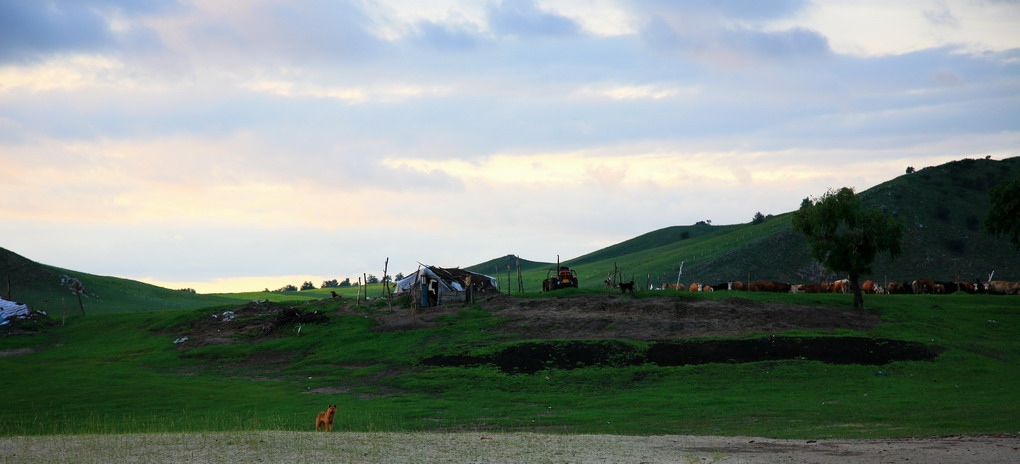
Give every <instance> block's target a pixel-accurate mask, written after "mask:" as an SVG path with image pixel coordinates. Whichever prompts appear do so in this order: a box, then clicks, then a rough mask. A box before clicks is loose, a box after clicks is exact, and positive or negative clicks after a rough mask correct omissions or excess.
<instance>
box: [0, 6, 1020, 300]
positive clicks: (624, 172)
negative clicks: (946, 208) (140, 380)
mask: <svg viewBox="0 0 1020 464" xmlns="http://www.w3.org/2000/svg"><path fill="white" fill-rule="evenodd" d="M988 155H991V156H992V157H993V158H996V159H1001V158H1006V157H1012V156H1017V155H1020V2H1017V1H1013V0H967V1H962V0H903V1H896V2H889V1H886V0H860V1H829V0H814V1H811V0H775V1H759V0H717V1H713V0H690V1H679V0H677V1H673V0H555V1H553V0H471V1H460V0H380V1H371V0H309V1H291V0H218V1H217V0H210V1H205V0H203V1H198V0H192V1H189V0H176V1H174V0H166V1H163V0H135V1H117V0H0V168H2V171H0V174H2V175H3V181H2V182H0V198H3V201H0V247H4V248H7V249H10V250H12V251H14V252H16V253H19V254H22V255H24V256H26V257H28V258H30V259H33V260H35V261H39V262H43V263H46V264H51V265H55V266H58V267H63V268H68V269H73V270H78V271H84V272H89V273H93V274H101V275H113V276H118V277H125V278H130V279H136V280H143V281H146V282H151V283H156V284H158V285H163V286H167V287H170V288H182V287H192V288H195V289H197V290H198V291H199V292H203V293H205V292H216V291H243V290H261V289H263V288H270V289H274V288H279V287H281V286H283V285H285V284H294V285H300V283H301V282H303V281H305V280H310V281H312V282H313V283H315V284H316V285H318V284H320V283H321V282H322V281H323V280H325V279H332V278H337V279H340V280H342V279H344V278H346V277H352V278H353V277H355V276H357V275H360V274H361V273H362V272H368V273H372V274H375V275H382V267H383V262H384V261H385V259H386V258H390V269H391V274H395V273H397V272H404V273H407V272H410V271H413V270H414V269H415V268H416V267H417V262H418V261H420V262H423V263H427V264H436V265H440V266H451V267H452V266H469V265H472V264H476V263H478V262H482V261H485V260H488V259H491V258H494V257H497V256H502V255H505V254H508V253H514V254H518V255H520V256H522V257H523V258H526V259H532V260H542V261H555V259H556V255H557V254H559V255H560V256H561V257H562V258H563V259H568V258H572V257H576V256H579V255H582V254H585V253H587V252H590V251H594V250H596V249H599V248H602V247H604V246H608V245H611V244H613V243H617V242H620V241H622V240H626V239H628V238H632V237H634V236H637V235H640V234H642V233H645V232H650V231H652V230H655V229H658V228H662V227H666V226H671V225H682V224H692V223H694V222H696V221H699V220H711V221H712V222H713V224H733V223H743V222H748V221H750V219H751V217H752V216H753V215H754V213H755V212H758V211H761V212H763V213H765V214H779V213H783V212H787V211H791V210H793V209H796V207H797V206H798V205H799V204H800V200H801V199H802V198H804V197H807V196H815V195H820V194H822V193H824V192H825V190H826V189H828V188H833V187H841V186H852V187H855V188H857V189H858V190H864V189H867V188H869V187H871V186H874V185H876V184H878V183H881V182H884V181H886V180H889V179H891V178H893V177H895V176H898V175H900V174H903V173H904V171H905V169H906V167H907V166H914V167H916V168H918V169H920V168H922V167H925V166H930V165H935V164H941V163H944V162H946V161H950V160H954V159H960V158H964V157H984V156H988Z"/></svg>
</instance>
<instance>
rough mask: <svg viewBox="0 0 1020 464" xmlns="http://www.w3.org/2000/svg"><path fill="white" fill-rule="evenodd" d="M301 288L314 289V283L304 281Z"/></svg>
mask: <svg viewBox="0 0 1020 464" xmlns="http://www.w3.org/2000/svg"><path fill="white" fill-rule="evenodd" d="M301 290H302V291H304V290H315V284H313V283H311V282H304V283H302V284H301Z"/></svg>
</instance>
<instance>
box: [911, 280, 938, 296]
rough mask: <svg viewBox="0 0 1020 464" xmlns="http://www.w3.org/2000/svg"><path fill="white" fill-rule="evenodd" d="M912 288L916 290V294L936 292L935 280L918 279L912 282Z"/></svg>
mask: <svg viewBox="0 0 1020 464" xmlns="http://www.w3.org/2000/svg"><path fill="white" fill-rule="evenodd" d="M910 288H911V289H912V290H913V291H914V295H924V294H928V293H931V294H934V293H935V282H934V281H931V280H928V279H917V280H915V281H913V282H911V283H910Z"/></svg>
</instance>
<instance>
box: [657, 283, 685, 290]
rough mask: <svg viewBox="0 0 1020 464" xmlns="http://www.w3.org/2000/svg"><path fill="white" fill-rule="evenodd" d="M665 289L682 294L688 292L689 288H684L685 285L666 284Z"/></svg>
mask: <svg viewBox="0 0 1020 464" xmlns="http://www.w3.org/2000/svg"><path fill="white" fill-rule="evenodd" d="M663 288H664V289H665V290H676V291H680V292H685V291H687V287H686V286H684V284H666V286H665V287H663Z"/></svg>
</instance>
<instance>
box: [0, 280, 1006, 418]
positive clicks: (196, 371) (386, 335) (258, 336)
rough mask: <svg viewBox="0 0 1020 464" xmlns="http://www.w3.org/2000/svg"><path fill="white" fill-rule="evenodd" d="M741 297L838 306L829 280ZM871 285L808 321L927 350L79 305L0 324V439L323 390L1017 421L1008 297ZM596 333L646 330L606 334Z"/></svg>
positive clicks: (528, 402) (446, 406)
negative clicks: (490, 357)
mask: <svg viewBox="0 0 1020 464" xmlns="http://www.w3.org/2000/svg"><path fill="white" fill-rule="evenodd" d="M649 293H650V292H649ZM731 296H732V295H725V294H722V293H720V294H715V295H706V296H702V297H693V296H679V297H676V298H677V301H678V302H682V301H686V302H692V301H696V300H698V299H699V298H712V299H720V300H726V299H728V298H730V297H731ZM743 296H746V297H747V298H751V299H754V300H761V301H773V302H787V303H794V304H822V305H843V306H845V305H848V304H849V301H848V296H847V295H790V294H783V295H770V294H750V295H748V294H744V295H743ZM628 298H629V297H628ZM871 301H872V304H871V307H872V308H874V309H873V311H876V312H877V313H878V314H880V315H881V317H882V318H883V320H884V321H886V323H885V324H883V325H880V326H878V327H876V328H875V329H873V330H869V331H867V332H863V333H853V332H850V331H847V330H842V331H836V332H825V333H821V334H819V335H823V336H834V335H837V336H846V335H863V336H865V337H876V338H890V339H899V340H906V341H915V342H922V343H925V344H933V345H937V346H939V347H941V348H943V349H944V350H945V351H944V352H943V353H942V354H941V355H940V356H938V357H937V358H936V359H934V360H932V361H896V362H892V363H889V364H885V365H880V366H875V365H862V364H826V363H823V362H818V361H809V360H803V359H787V360H772V361H759V362H749V363H741V364H733V363H726V362H723V363H718V362H717V363H709V364H699V365H682V366H660V365H655V364H639V365H616V364H612V365H599V366H589V367H579V368H574V369H561V368H547V369H543V370H541V371H539V372H537V373H535V374H515V373H507V372H504V371H502V370H500V369H499V368H497V367H494V366H491V365H476V366H464V367H451V366H446V367H438V366H431V365H426V364H424V363H423V362H422V360H423V359H424V358H425V357H429V356H434V355H442V354H447V355H456V354H457V353H463V352H464V350H472V352H474V353H477V352H480V351H488V352H490V353H491V352H495V350H497V349H499V348H501V347H504V348H505V347H513V346H516V345H515V344H517V343H518V342H515V341H511V340H508V339H507V338H506V337H507V336H506V335H503V334H500V333H499V331H498V330H496V329H497V328H498V327H499V326H500V324H502V323H503V320H502V319H500V318H497V317H494V316H493V314H491V313H489V312H487V311H486V309H485V306H478V307H474V308H465V309H464V310H463V311H461V312H459V313H456V312H451V313H450V315H448V316H442V317H438V318H437V317H435V316H433V317H431V318H430V320H432V321H433V323H431V324H428V325H427V326H419V327H417V328H414V327H413V326H410V325H408V326H406V327H404V328H402V329H394V328H389V329H385V330H383V328H382V327H381V326H379V325H378V323H377V322H375V320H374V319H373V318H374V317H376V316H386V315H392V316H396V317H398V318H404V317H407V318H410V317H411V314H410V313H409V312H408V311H407V310H404V309H399V310H394V312H392V313H389V312H388V311H389V310H387V309H385V307H384V306H380V305H363V306H361V307H356V306H354V305H352V304H351V303H340V302H335V301H322V300H319V301H310V302H306V303H301V304H300V305H298V306H297V309H298V310H299V311H301V312H302V313H305V314H308V313H311V312H313V311H320V312H323V313H324V314H325V315H326V318H327V319H326V321H325V322H324V323H311V322H309V323H305V324H303V325H301V329H302V330H300V331H298V330H297V324H285V325H280V326H274V327H275V328H274V330H273V331H272V332H269V333H265V332H261V331H248V332H244V333H239V334H234V335H227V334H224V335H221V336H220V338H218V339H217V340H218V341H217V343H215V344H206V345H189V343H191V342H184V343H181V344H175V343H174V341H176V340H179V339H180V338H181V337H182V336H186V335H192V338H197V337H195V331H196V330H206V331H207V332H209V331H215V330H217V329H218V328H219V327H221V326H220V325H219V324H226V323H225V322H221V318H222V317H225V314H226V311H228V310H229V311H236V312H237V314H239V315H242V316H243V319H238V320H237V321H236V322H235V324H242V325H243V324H249V325H252V324H254V325H253V326H258V325H259V324H262V323H265V322H271V321H274V320H279V319H278V318H276V319H274V318H273V317H272V316H265V317H252V316H246V315H244V313H243V312H242V308H240V307H239V306H236V305H235V306H223V307H218V308H208V309H197V310H168V311H156V312H143V313H124V314H101V315H92V316H88V317H81V316H78V317H72V318H69V319H68V321H67V323H66V325H64V326H61V325H59V324H58V325H56V326H54V327H51V328H50V329H48V330H47V331H45V332H42V333H37V334H35V335H18V336H8V337H0V352H2V353H4V355H3V356H0V370H2V371H3V372H4V373H5V375H4V376H2V377H0V389H2V390H3V391H5V392H18V393H17V394H12V395H9V396H8V397H7V398H6V399H5V401H3V402H0V435H25V434H27V435H36V434H86V433H127V432H206V431H225V430H294V431H309V432H310V431H311V430H312V428H313V427H312V426H313V422H312V419H313V418H314V416H315V413H316V412H317V411H320V410H322V409H324V408H325V406H326V405H327V404H338V405H339V406H340V408H339V412H338V415H337V430H340V431H402V432H410V431H421V430H431V431H496V432H515V431H536V432H538V431H540V432H555V433H585V434H636V435H659V434H703V435H704V434H709V435H739V436H767V437H796V438H820V437H852V438H864V437H902V436H941V435H951V434H976V433H1001V432H1008V433H1015V432H1016V428H1015V427H1016V417H1017V416H1018V415H1020V409H1018V408H1020V397H1018V391H1017V389H1016V388H1015V386H1016V385H1018V384H1020V370H1017V369H1015V368H1014V366H1015V365H1016V363H1017V362H1020V344H1018V340H1020V313H1018V312H1017V306H1016V302H1015V301H1014V299H1013V297H995V296H986V295H948V296H912V295H910V296H906V295H905V296H898V295H893V296H883V297H882V298H877V297H876V298H872V299H871ZM634 302H635V304H637V303H638V302H640V299H635V300H634ZM826 310H827V308H826V307H825V306H819V307H818V311H826ZM428 315H429V313H428V312H427V311H422V312H420V313H418V317H419V318H426V317H428ZM213 316H216V317H213ZM419 320H423V319H419ZM224 327H225V326H224ZM809 334H810V333H808V332H804V331H800V332H797V333H795V334H788V335H797V336H804V335H809ZM224 337H226V338H224ZM766 338H768V337H766ZM614 345H615V346H624V347H631V348H633V349H635V350H642V349H647V346H648V344H647V343H642V342H631V341H619V342H617V341H613V342H612V343H607V344H605V346H614ZM41 379H45V381H41Z"/></svg>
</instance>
